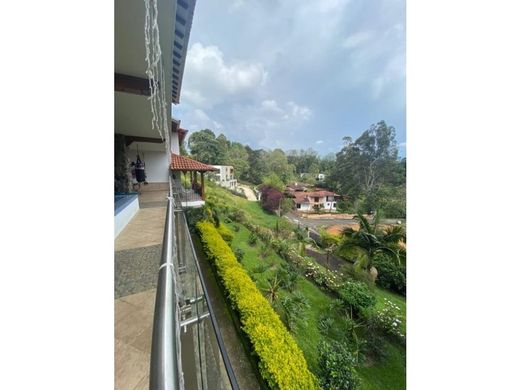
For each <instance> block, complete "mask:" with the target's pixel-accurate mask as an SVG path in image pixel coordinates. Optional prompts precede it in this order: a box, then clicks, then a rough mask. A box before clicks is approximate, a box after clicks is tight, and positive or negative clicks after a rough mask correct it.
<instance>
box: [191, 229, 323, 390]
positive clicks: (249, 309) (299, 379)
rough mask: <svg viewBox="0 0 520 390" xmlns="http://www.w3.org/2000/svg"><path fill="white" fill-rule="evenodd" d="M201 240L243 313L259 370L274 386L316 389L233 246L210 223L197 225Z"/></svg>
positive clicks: (299, 353) (297, 351)
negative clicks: (236, 255)
mask: <svg viewBox="0 0 520 390" xmlns="http://www.w3.org/2000/svg"><path fill="white" fill-rule="evenodd" d="M197 228H198V231H199V234H200V236H201V241H202V244H203V247H204V251H205V252H206V254H207V256H208V258H209V260H210V261H212V262H214V264H215V266H216V269H217V273H218V275H219V277H220V278H221V280H222V282H223V284H224V287H225V289H226V291H227V293H228V296H229V299H230V301H231V305H232V307H233V308H235V309H236V310H237V312H238V314H239V316H240V321H241V323H242V329H243V330H244V332H245V333H246V334H247V336H248V337H249V340H250V341H251V345H252V348H253V350H254V351H255V353H256V355H257V356H258V360H259V363H258V364H259V370H260V374H261V375H262V377H263V378H264V379H265V381H266V382H267V384H268V385H269V387H271V388H272V389H287V390H292V389H315V388H318V384H317V380H316V378H315V377H314V375H313V374H312V373H311V372H310V371H309V369H308V366H307V362H306V361H305V358H304V356H303V352H302V351H301V350H300V348H299V347H298V345H297V344H296V342H295V341H294V339H293V338H292V336H291V334H290V333H289V332H288V331H287V329H286V328H285V326H284V325H283V323H282V321H281V320H280V317H278V315H277V314H276V312H275V311H274V310H273V308H272V307H271V305H270V304H269V302H268V301H267V300H266V298H265V297H264V296H262V294H261V293H260V291H259V290H258V288H257V287H256V285H255V284H254V282H253V281H252V280H251V278H250V277H249V275H248V274H247V272H246V271H245V270H244V268H243V267H242V266H241V265H240V263H239V262H238V261H237V259H236V257H235V255H234V254H233V252H232V251H231V248H230V247H229V246H228V245H227V244H226V242H225V241H224V240H223V239H222V237H220V234H219V233H218V231H217V229H216V228H215V227H214V226H213V225H212V224H211V223H209V222H200V223H198V224H197Z"/></svg>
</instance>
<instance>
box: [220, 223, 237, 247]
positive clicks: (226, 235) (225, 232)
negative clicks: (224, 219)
mask: <svg viewBox="0 0 520 390" xmlns="http://www.w3.org/2000/svg"><path fill="white" fill-rule="evenodd" d="M217 230H218V232H219V234H220V236H221V237H222V238H223V239H224V241H226V242H227V243H228V244H231V242H232V241H233V237H234V236H233V232H231V230H229V229H228V228H227V227H226V225H220V226H219V227H218V228H217Z"/></svg>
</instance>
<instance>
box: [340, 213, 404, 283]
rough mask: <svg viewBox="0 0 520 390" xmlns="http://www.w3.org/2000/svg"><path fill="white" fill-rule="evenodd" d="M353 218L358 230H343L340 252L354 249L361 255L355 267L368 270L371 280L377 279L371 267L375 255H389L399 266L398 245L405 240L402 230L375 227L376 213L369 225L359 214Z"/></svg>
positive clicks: (377, 219) (377, 217)
mask: <svg viewBox="0 0 520 390" xmlns="http://www.w3.org/2000/svg"><path fill="white" fill-rule="evenodd" d="M354 218H355V219H357V220H358V222H359V230H354V229H353V228H351V227H346V228H345V229H343V232H342V236H343V240H342V242H341V244H340V250H342V251H344V250H349V249H354V250H357V251H358V253H361V255H360V256H358V259H357V260H356V265H357V266H358V267H360V268H363V269H365V270H368V271H369V273H370V274H371V276H372V277H373V280H375V278H376V277H377V270H376V269H375V268H374V267H373V265H372V263H373V260H374V256H375V255H376V254H377V253H384V254H386V255H389V256H390V257H391V258H393V259H394V260H395V262H396V263H397V264H399V265H400V264H401V256H402V254H401V247H400V245H399V243H400V242H401V241H403V242H404V241H405V240H406V234H405V231H404V228H403V227H402V226H392V227H387V228H386V229H380V228H379V227H378V226H377V225H378V223H379V215H378V213H376V215H375V216H374V219H373V221H372V223H369V222H368V220H367V219H366V218H365V217H364V216H363V215H362V214H361V213H358V214H357V215H356V216H355V217H354Z"/></svg>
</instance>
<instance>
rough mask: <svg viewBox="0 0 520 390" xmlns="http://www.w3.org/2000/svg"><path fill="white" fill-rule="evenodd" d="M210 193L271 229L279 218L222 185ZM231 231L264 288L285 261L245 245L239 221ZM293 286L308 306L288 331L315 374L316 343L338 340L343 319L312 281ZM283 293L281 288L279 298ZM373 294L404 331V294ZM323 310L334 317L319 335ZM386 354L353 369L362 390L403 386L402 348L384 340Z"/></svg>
mask: <svg viewBox="0 0 520 390" xmlns="http://www.w3.org/2000/svg"><path fill="white" fill-rule="evenodd" d="M209 192H210V193H212V195H214V196H216V197H219V198H220V199H223V200H225V202H226V203H227V204H228V205H235V206H238V207H240V208H242V209H243V210H244V211H246V213H247V214H249V216H250V217H251V219H252V221H253V222H254V223H255V224H258V225H262V226H264V227H269V228H273V227H274V226H275V224H276V221H277V220H278V219H279V217H277V216H275V215H271V214H268V213H266V212H265V211H264V210H263V209H262V208H261V207H260V205H259V204H258V203H257V202H250V201H248V200H246V199H243V198H241V197H238V196H235V195H233V194H231V193H230V192H228V191H226V190H225V189H222V188H217V187H212V188H210V189H209ZM223 223H224V224H225V225H226V226H227V227H228V228H230V230H231V231H232V232H233V234H234V239H233V242H232V244H231V246H232V248H233V249H236V248H240V249H241V250H243V251H244V258H243V260H242V264H243V265H244V268H245V269H246V270H247V272H248V273H249V275H250V276H251V277H252V278H253V280H254V281H255V283H256V284H257V286H258V287H259V288H260V289H265V288H266V287H267V280H268V279H269V278H270V277H271V275H273V274H274V272H275V271H276V269H277V268H278V267H279V266H280V265H281V264H282V263H284V262H285V260H284V259H282V258H280V257H279V256H278V255H277V254H275V253H274V252H273V251H271V252H270V254H269V255H268V256H266V257H265V258H262V256H261V255H260V252H261V248H262V246H263V245H264V243H263V242H262V241H261V240H258V242H257V243H256V245H254V246H251V245H249V244H248V237H249V234H250V232H249V231H248V230H247V228H246V227H244V226H243V225H241V224H236V223H225V222H223ZM233 225H238V226H239V228H240V230H239V231H238V232H235V231H234V229H233ZM260 264H267V266H268V269H267V270H266V271H265V272H263V273H258V272H254V271H255V268H256V267H258V266H259V265H260ZM297 289H298V291H300V292H301V293H302V294H304V295H305V296H306V298H307V299H308V300H309V303H310V307H309V308H308V309H307V310H306V311H305V313H304V317H306V318H307V319H306V321H305V322H304V321H301V320H300V321H298V322H297V326H296V328H295V329H293V331H292V334H293V336H294V338H295V340H296V342H297V343H298V345H299V346H300V348H301V349H302V351H303V353H304V356H305V359H306V360H307V363H308V364H309V368H310V370H311V371H313V372H314V373H315V374H316V373H317V368H318V366H317V364H318V362H317V345H318V343H319V342H320V341H321V340H328V341H332V340H338V341H339V340H341V338H342V337H343V336H344V334H345V331H346V330H345V325H344V322H343V320H342V319H341V318H340V317H339V315H338V314H337V313H336V312H332V313H331V312H329V310H328V308H329V305H330V304H331V303H332V301H333V298H332V297H331V296H330V295H328V294H327V293H325V292H323V291H322V290H320V289H319V288H318V287H317V286H316V285H315V284H314V283H312V282H311V281H309V280H307V279H306V278H304V277H303V276H300V278H299V280H298V283H297ZM283 294H287V293H286V292H284V291H282V292H281V293H280V297H282V296H283ZM374 294H375V296H376V299H377V304H376V307H377V308H381V307H382V306H383V305H384V299H385V298H386V299H388V300H390V301H391V302H393V303H395V304H396V305H397V306H398V307H399V308H400V309H401V310H402V314H403V317H404V320H405V321H403V331H404V330H405V322H406V300H405V298H404V297H402V296H399V295H396V294H393V293H391V292H389V291H386V290H383V289H381V288H378V287H376V288H375V289H374ZM273 306H274V307H275V309H277V311H278V312H279V313H280V311H279V310H280V309H279V308H278V307H277V305H276V304H274V305H273ZM324 313H329V315H331V316H332V318H333V320H334V326H333V329H332V330H331V331H330V332H329V333H328V334H327V335H323V334H322V333H320V332H319V330H318V320H319V318H320V316H321V315H323V314H324ZM386 349H387V352H388V357H387V358H385V359H384V360H383V361H381V362H377V363H372V364H371V365H370V366H367V367H360V368H358V369H357V371H358V373H359V375H360V377H361V382H362V383H361V386H360V388H361V389H362V390H376V389H377V390H400V389H405V388H406V361H405V350H404V347H402V346H399V345H394V344H390V343H387V348H386Z"/></svg>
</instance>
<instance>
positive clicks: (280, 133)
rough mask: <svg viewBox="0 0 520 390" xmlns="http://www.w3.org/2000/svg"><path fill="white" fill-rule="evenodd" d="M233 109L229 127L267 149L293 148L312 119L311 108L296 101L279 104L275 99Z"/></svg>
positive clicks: (237, 105)
mask: <svg viewBox="0 0 520 390" xmlns="http://www.w3.org/2000/svg"><path fill="white" fill-rule="evenodd" d="M231 109H232V117H231V119H230V124H229V126H227V127H226V128H228V127H229V128H230V129H236V130H238V131H240V132H241V133H245V134H248V137H250V138H254V141H255V143H256V144H258V145H259V146H261V147H266V148H272V147H286V148H289V147H291V146H293V145H294V141H295V140H294V137H295V135H297V133H298V132H299V130H301V129H302V126H304V124H305V123H306V122H307V121H308V120H309V119H310V118H311V116H312V110H311V109H310V108H309V107H307V106H304V105H299V104H297V103H295V102H293V101H288V102H285V103H279V102H278V101H276V100H274V99H269V100H263V101H262V102H261V103H260V104H252V105H242V104H235V105H233V107H232V108H231ZM237 135H238V134H237ZM284 139H285V140H284ZM284 142H285V143H284Z"/></svg>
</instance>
